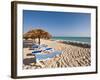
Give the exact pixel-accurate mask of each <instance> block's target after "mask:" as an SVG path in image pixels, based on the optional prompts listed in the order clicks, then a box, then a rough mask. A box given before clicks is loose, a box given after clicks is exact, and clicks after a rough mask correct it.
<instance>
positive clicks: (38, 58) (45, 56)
mask: <svg viewBox="0 0 100 80" xmlns="http://www.w3.org/2000/svg"><path fill="white" fill-rule="evenodd" d="M61 53H62V52H61V51H54V52H52V53H50V54H35V56H36V61H40V60H45V59H49V58H53V57H55V56H56V55H59V54H61Z"/></svg>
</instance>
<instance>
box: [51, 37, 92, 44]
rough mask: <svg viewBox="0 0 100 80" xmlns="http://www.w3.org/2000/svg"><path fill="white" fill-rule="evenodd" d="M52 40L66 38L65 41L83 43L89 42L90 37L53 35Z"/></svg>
mask: <svg viewBox="0 0 100 80" xmlns="http://www.w3.org/2000/svg"><path fill="white" fill-rule="evenodd" d="M52 39H53V40H64V41H65V40H66V41H72V42H80V43H81V42H84V43H88V44H90V43H91V38H90V37H53V38H52Z"/></svg>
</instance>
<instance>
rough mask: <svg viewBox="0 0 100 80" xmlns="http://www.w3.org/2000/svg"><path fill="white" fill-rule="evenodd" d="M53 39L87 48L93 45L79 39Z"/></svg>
mask: <svg viewBox="0 0 100 80" xmlns="http://www.w3.org/2000/svg"><path fill="white" fill-rule="evenodd" d="M51 41H56V42H59V43H64V44H69V45H74V46H79V47H86V48H90V47H91V45H90V44H89V43H87V42H79V41H71V40H55V39H51Z"/></svg>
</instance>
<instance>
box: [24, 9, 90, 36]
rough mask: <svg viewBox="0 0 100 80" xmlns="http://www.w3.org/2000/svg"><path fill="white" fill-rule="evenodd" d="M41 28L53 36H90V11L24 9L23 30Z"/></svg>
mask: <svg viewBox="0 0 100 80" xmlns="http://www.w3.org/2000/svg"><path fill="white" fill-rule="evenodd" d="M32 28H33V29H34V28H41V29H44V30H46V31H48V32H49V33H50V34H51V35H52V36H68V37H90V30H91V15H90V14H89V13H70V12H51V11H33V10H32V11H31V10H23V32H24V33H25V32H27V31H28V30H30V29H32Z"/></svg>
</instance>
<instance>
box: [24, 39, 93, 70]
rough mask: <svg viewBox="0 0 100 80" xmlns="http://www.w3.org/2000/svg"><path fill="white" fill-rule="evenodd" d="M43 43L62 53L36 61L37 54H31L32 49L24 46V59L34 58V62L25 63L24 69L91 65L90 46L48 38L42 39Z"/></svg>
mask: <svg viewBox="0 0 100 80" xmlns="http://www.w3.org/2000/svg"><path fill="white" fill-rule="evenodd" d="M41 44H46V45H48V47H49V48H53V49H54V50H56V51H62V53H61V54H60V55H57V56H54V57H53V58H49V59H46V60H41V61H38V62H36V61H35V55H31V53H32V50H30V49H29V48H23V59H34V62H31V63H30V64H23V69H39V68H64V67H84V66H90V65H91V52H90V51H91V50H90V47H82V46H77V45H71V44H67V43H62V42H59V41H56V40H46V39H41ZM29 54H30V55H29ZM49 54H52V53H49ZM27 55H29V56H27Z"/></svg>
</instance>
